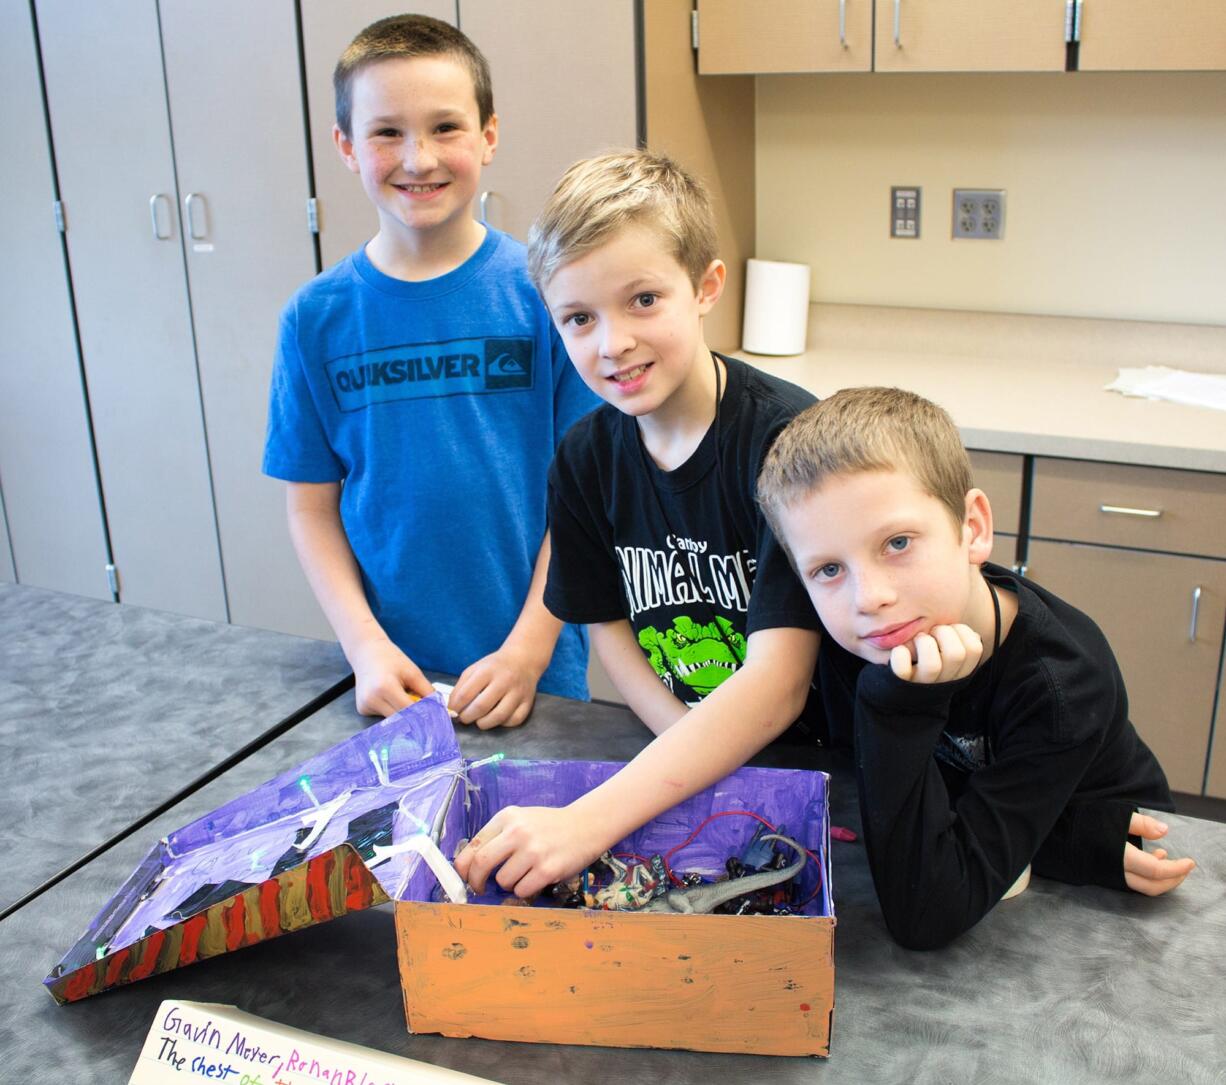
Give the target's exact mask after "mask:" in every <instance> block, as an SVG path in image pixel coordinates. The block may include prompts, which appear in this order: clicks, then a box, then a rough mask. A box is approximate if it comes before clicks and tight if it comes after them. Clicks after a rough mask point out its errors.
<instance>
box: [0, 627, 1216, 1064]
mask: <svg viewBox="0 0 1226 1085" xmlns="http://www.w3.org/2000/svg"><path fill="white" fill-rule="evenodd" d="M161 617H162V618H163V619H164V620H165V621H167V622H169V623H172V624H173V623H174V622H175V621H177V620H176V619H171V618H169V617H168V616H161ZM183 621H188V620H186V619H184V620H183ZM191 624H199V623H191ZM247 632H250V631H247ZM253 635H255V636H257V637H258V636H263V637H268V638H272V639H273V640H281V639H283V640H286V641H290V640H292V638H279V637H278V635H276V634H271V633H270V634H262V635H256V634H253ZM268 650H269V651H271V650H272V649H271V646H269V648H268ZM115 681H116V682H117V683H122V682H124V681H126V680H125V679H124V678H123V676H119V675H116V676H115ZM6 696H7V694H6ZM179 703H182V704H184V705H185V708H184V710H183V711H181V712H176V713H174V714H173V715H172V716H171V717H170V718H169V719H168V720H167V722H166V723H165V724H164V726H163V733H164V735H165V743H164V745H165V746H166V747H169V748H171V749H174V748H177V747H180V746H181V745H182V744H186V745H189V746H191V742H192V736H193V735H194V734H195V733H196V731H197V730H198V727H199V724H198V723H196V722H194V721H193V719H192V718H191V717H192V713H191V712H190V711H189V710H188V708H187V707H186V706H188V705H190V702H184V701H183V699H182V698H180V699H179ZM7 707H8V706H5V710H6V711H7ZM212 707H213V706H212V703H211V701H210V700H209V699H208V698H207V697H206V698H205V701H204V711H205V712H206V714H207V715H211V714H212ZM200 711H201V706H199V705H197V706H196V712H197V713H199V712H200ZM47 718H48V719H50V716H49V715H48V716H47ZM362 725H363V721H362V720H361V718H360V717H358V716H357V715H356V713H355V712H354V709H353V698H352V694H345V695H344V696H342V697H341V698H340V699H339V700H337V701H335V702H333V703H332V704H331V705H329V706H328V707H326V708H324V709H322V710H320V711H319V712H316V713H315V714H314V715H312V716H310V717H309V718H307V719H306V720H304V721H303V722H301V723H299V724H298V725H297V726H296V727H295V728H293V730H291V731H289V732H288V733H287V734H286V735H284V736H282V737H280V738H278V739H276V740H275V741H274V742H272V743H271V744H270V745H268V746H267V747H265V748H264V749H262V750H260V751H258V752H257V753H255V754H253V755H252V756H251V757H250V758H248V759H247V760H245V761H243V762H242V763H240V764H239V765H237V766H235V767H234V768H232V769H230V770H229V771H228V772H227V773H226V774H225V775H224V776H222V777H221V778H219V779H217V780H215V781H213V782H212V783H210V784H209V785H208V786H207V787H205V788H204V789H203V790H201V791H200V792H198V793H196V794H194V795H192V796H191V797H190V798H188V799H186V800H184V801H183V802H182V803H180V804H179V805H178V807H176V808H175V809H174V810H171V811H170V812H168V813H167V814H164V815H163V816H161V817H160V818H158V819H157V820H156V821H155V822H153V823H152V824H150V825H148V826H146V827H145V828H143V829H142V830H140V831H139V832H138V833H137V834H135V835H134V836H133V837H131V838H129V839H127V840H125V841H123V842H122V843H120V844H118V845H117V846H116V847H114V848H113V849H111V850H110V851H108V852H106V853H105V854H103V855H101V856H99V857H98V858H96V859H94V860H93V861H92V862H90V863H89V864H88V865H86V866H85V867H83V868H82V869H81V870H79V871H77V872H76V873H74V874H73V875H71V876H70V877H68V878H67V879H65V880H64V881H63V882H61V883H60V884H59V885H56V886H54V887H53V888H52V889H50V890H49V891H48V892H47V893H45V894H44V895H43V896H41V897H39V898H38V899H36V900H35V901H33V902H32V903H31V904H29V905H27V906H26V907H24V908H22V909H21V910H19V911H18V912H16V913H14V914H13V915H11V916H9V918H7V919H5V920H4V921H3V922H0V974H2V975H3V976H4V981H3V983H2V984H0V1050H2V1051H3V1052H4V1053H5V1054H4V1061H3V1064H2V1072H0V1078H3V1079H4V1080H14V1081H23V1080H28V1081H39V1080H50V1077H49V1076H48V1075H50V1074H51V1073H52V1072H51V1071H50V1070H49V1069H46V1070H45V1069H43V1068H44V1067H50V1066H56V1067H57V1069H58V1070H60V1072H61V1073H62V1072H64V1071H70V1072H71V1075H72V1077H73V1080H74V1081H78V1082H83V1083H84V1082H105V1083H108V1085H109V1083H112V1082H116V1081H122V1080H126V1077H127V1075H128V1074H129V1073H130V1072H131V1070H132V1067H133V1066H134V1065H135V1062H136V1057H137V1053H138V1052H139V1050H140V1046H141V1044H142V1042H143V1039H144V1036H145V1033H146V1032H147V1031H148V1029H149V1026H150V1025H151V1023H152V1021H153V1017H154V1013H155V1011H156V1008H157V1006H158V1004H159V1003H160V1001H161V1000H162V999H165V998H180V999H192V1000H196V1001H206V1002H223V1003H232V1004H236V1005H238V1006H239V1007H240V1008H241V1009H244V1010H247V1011H249V1012H252V1013H256V1014H260V1015H262V1016H265V1017H268V1018H270V1019H272V1020H275V1021H282V1022H285V1023H288V1024H292V1025H295V1026H297V1027H299V1028H305V1029H308V1030H311V1031H315V1032H319V1033H322V1034H325V1035H328V1036H333V1037H336V1038H339V1039H343V1040H348V1041H352V1042H356V1043H361V1044H365V1045H368V1046H370V1047H374V1048H379V1049H382V1050H386V1051H392V1052H395V1053H397V1054H402V1055H406V1056H409V1057H411V1058H416V1059H421V1060H423V1061H426V1062H431V1063H435V1064H438V1065H442V1066H448V1067H451V1068H454V1069H458V1070H464V1071H466V1072H468V1073H472V1074H476V1075H479V1076H485V1077H488V1078H490V1079H491V1080H494V1081H499V1082H503V1083H505V1085H529V1083H531V1085H539V1083H540V1082H543V1081H551V1082H552V1081H587V1080H598V1079H601V1078H604V1077H607V1076H608V1074H609V1073H610V1069H611V1068H612V1067H616V1071H617V1074H618V1076H619V1077H631V1078H634V1079H636V1080H643V1081H652V1082H664V1083H673V1082H676V1083H681V1082H695V1081H706V1080H710V1079H713V1078H716V1077H717V1076H718V1077H720V1078H722V1079H723V1080H727V1081H743V1080H760V1081H765V1082H771V1083H774V1082H802V1081H803V1082H813V1081H816V1080H826V1081H830V1082H867V1081H873V1082H908V1083H910V1082H946V1081H949V1082H963V1081H968V1082H969V1081H993V1082H1023V1081H1038V1082H1044V1083H1051V1082H1099V1081H1129V1082H1131V1081H1138V1082H1148V1081H1168V1080H1169V1081H1178V1082H1180V1083H1181V1085H1182V1083H1185V1082H1186V1083H1195V1082H1221V1081H1223V1080H1224V1076H1223V1068H1224V1067H1226V976H1224V975H1223V970H1222V968H1221V966H1220V962H1219V957H1220V954H1221V950H1222V947H1223V946H1224V945H1226V825H1220V824H1217V823H1212V822H1206V821H1201V820H1197V819H1194V818H1185V817H1180V816H1172V817H1169V818H1168V820H1169V822H1170V824H1171V841H1172V845H1173V847H1174V848H1175V849H1178V852H1179V853H1180V854H1182V853H1185V852H1186V853H1189V854H1193V855H1195V856H1196V858H1197V859H1198V861H1199V863H1200V867H1199V869H1198V870H1197V871H1196V872H1195V873H1194V874H1193V875H1192V876H1191V877H1190V878H1189V880H1188V881H1187V882H1186V883H1185V884H1184V885H1183V886H1182V887H1181V888H1180V889H1179V890H1178V891H1177V892H1176V893H1175V894H1173V895H1171V896H1169V897H1167V898H1162V899H1158V900H1149V899H1147V898H1143V897H1140V896H1137V895H1134V894H1127V893H1117V892H1112V891H1109V890H1102V889H1092V888H1084V887H1081V888H1079V887H1073V886H1065V885H1061V884H1059V883H1055V882H1050V881H1044V880H1042V879H1035V880H1034V881H1032V883H1031V885H1030V888H1029V889H1027V890H1026V892H1025V893H1023V894H1022V895H1021V896H1020V897H1018V898H1017V899H1015V900H1013V901H1009V902H1006V903H1004V904H1002V905H1001V906H999V907H998V908H997V909H995V910H994V911H993V912H992V913H991V914H990V915H989V916H988V917H987V918H986V919H985V920H984V921H983V922H982V923H980V924H979V926H977V927H976V928H975V929H974V930H972V931H970V932H969V933H968V934H967V935H965V936H964V937H963V938H961V939H960V940H959V941H958V942H957V943H955V944H954V945H953V946H951V947H949V948H948V949H945V950H942V951H938V952H932V953H915V952H910V951H907V950H903V949H900V948H899V947H898V946H896V945H895V944H894V943H892V942H891V941H890V939H889V937H888V935H887V934H886V932H885V929H884V926H883V924H882V921H881V917H880V913H879V911H878V910H877V905H876V901H875V897H874V894H873V889H872V884H871V879H870V877H869V874H868V868H867V864H866V863H865V860H864V853H863V849H862V847H861V846H860V845H859V844H842V843H838V842H835V843H833V845H832V847H833V861H834V876H833V881H834V891H835V901H836V914H837V918H838V928H837V932H836V937H835V947H836V948H835V968H836V989H835V1017H834V1029H833V1035H832V1042H831V1052H832V1054H831V1057H830V1059H829V1060H814V1059H793V1058H777V1057H765V1056H748V1055H742V1056H737V1055H717V1054H708V1053H697V1052H686V1051H652V1050H623V1049H616V1050H614V1049H607V1048H587V1047H577V1046H575V1047H570V1046H560V1045H537V1044H509V1043H498V1042H494V1041H487V1040H478V1039H467V1040H455V1039H446V1038H443V1037H438V1036H425V1035H423V1036H413V1035H410V1034H409V1033H408V1032H407V1031H406V1029H405V1023H404V1013H403V1006H402V1002H401V996H400V986H399V977H398V974H397V969H396V955H395V935H394V933H393V927H392V914H391V910H390V907H388V906H384V907H381V908H377V909H373V910H371V911H368V912H362V913H358V914H356V915H351V916H347V917H345V918H342V919H340V920H336V921H333V922H331V923H327V924H323V925H321V926H319V927H315V928H312V929H309V930H306V931H302V932H299V933H297V934H293V935H290V936H286V937H282V938H278V939H274V940H272V941H270V942H266V943H263V944H261V945H258V946H253V947H251V948H248V949H243V950H240V951H238V952H235V953H232V954H227V955H225V956H222V957H218V958H215V959H213V960H210V961H206V962H203V963H201V964H197V965H193V966H191V967H189V968H184V969H180V970H177V971H174V972H170V973H167V974H166V975H163V976H158V977H154V978H153V979H150V980H145V981H142V982H139V983H136V984H133V985H131V986H129V987H126V988H121V989H118V990H114V991H110V992H107V993H105V994H102V995H99V996H96V997H94V998H90V999H86V1000H85V1001H83V1002H80V1003H76V1004H72V1005H67V1006H56V1005H55V1004H54V1003H53V1002H52V1000H51V998H50V997H49V996H48V995H47V994H46V993H45V991H44V990H43V989H42V978H43V976H44V975H45V974H46V973H47V971H48V970H49V969H50V968H51V966H52V965H53V964H54V963H55V962H56V961H57V960H58V959H59V957H60V956H61V954H62V953H63V952H64V951H65V950H66V949H67V948H68V947H69V946H70V945H71V944H72V943H73V942H74V941H75V940H76V938H77V936H78V935H79V933H80V931H81V930H82V929H83V928H84V927H85V925H86V924H87V923H88V921H89V920H90V919H91V918H92V917H93V915H94V914H95V912H96V911H97V910H98V909H99V908H100V907H101V906H102V904H103V903H104V902H105V901H106V900H107V899H108V898H109V897H110V895H111V894H112V893H113V892H114V891H115V890H116V889H117V888H118V886H119V884H120V883H121V882H122V881H123V879H124V878H125V877H126V876H127V875H128V874H129V873H130V871H131V870H132V869H133V868H134V867H135V866H136V864H137V862H138V861H139V859H140V858H141V857H142V856H143V855H144V853H145V852H146V851H147V850H148V849H149V848H150V847H151V846H152V845H153V843H154V842H155V840H156V839H157V838H158V837H159V836H161V835H164V834H165V833H167V832H169V831H170V830H172V829H175V828H177V827H179V826H180V825H183V824H185V823H187V822H188V821H190V820H192V819H193V818H195V817H198V816H200V815H201V814H203V813H206V812H207V811H208V810H211V809H213V808H215V807H216V806H218V805H220V804H222V803H223V802H226V801H227V800H229V799H231V798H233V797H235V796H236V795H238V794H241V793H242V792H244V791H246V790H249V789H250V788H252V787H254V786H256V785H257V784H259V783H262V782H263V781H264V780H266V779H269V778H270V777H272V776H274V775H275V774H276V773H278V772H280V771H282V770H284V769H286V768H289V767H291V766H292V765H294V764H296V763H298V762H299V761H301V760H304V759H305V758H306V757H308V756H310V755H311V754H314V753H317V752H318V751H320V750H322V749H324V748H326V747H327V746H329V745H331V744H333V743H335V742H337V741H339V740H340V739H342V738H344V737H346V736H348V735H349V734H352V733H353V732H354V731H355V730H356V729H357V728H359V727H361V726H362ZM99 727H100V728H102V729H104V727H105V724H104V723H100V724H99ZM459 737H460V742H461V746H462V748H463V751H464V753H465V755H466V756H468V757H470V758H476V757H481V756H487V755H488V754H490V753H494V752H497V751H505V752H506V753H507V754H508V755H509V756H532V757H578V758H601V759H611V760H619V759H625V758H628V757H631V756H633V755H634V753H636V752H637V751H638V750H639V749H640V748H641V747H642V745H643V744H644V743H645V742H646V740H647V738H648V737H649V735H648V733H647V731H646V729H645V728H643V727H642V725H641V724H639V723H638V722H637V720H635V719H634V718H633V717H632V716H631V715H630V713H629V712H627V711H626V710H624V709H621V708H615V707H611V706H607V705H583V704H578V703H575V702H569V701H563V700H559V699H556V698H548V697H542V698H541V699H540V700H539V702H538V707H537V710H536V712H535V713H534V715H533V717H532V719H531V720H530V721H529V722H528V723H527V724H526V725H525V726H524V727H523V728H521V729H519V730H518V731H494V732H478V731H474V730H471V729H469V728H460V729H459ZM148 745H153V744H148ZM159 745H162V744H159ZM192 748H194V747H192ZM65 756H66V757H69V758H70V764H69V766H68V767H69V768H72V765H71V756H72V755H71V751H69V752H68V753H66V755H65ZM760 763H775V764H781V763H782V764H793V765H798V766H800V765H803V766H805V767H818V766H820V767H823V768H826V769H827V770H828V771H831V772H832V774H833V776H834V787H833V790H832V793H833V798H832V818H833V821H834V822H835V823H836V824H842V825H847V826H849V827H852V828H857V829H858V827H859V815H858V812H857V811H856V807H855V796H854V788H853V786H852V785H851V784H850V783H849V777H848V771H847V767H846V765H845V764H843V763H841V762H839V761H835V760H833V759H831V758H829V757H828V756H827V755H824V754H823V753H822V752H821V751H814V750H810V749H803V748H799V747H791V748H787V747H780V748H773V749H771V750H769V751H767V754H766V756H765V757H764V758H763V759H761V761H760ZM38 764H41V763H38ZM38 764H36V765H35V768H37V767H38ZM44 781H45V778H44ZM10 786H11V788H12V789H13V790H14V791H15V792H17V793H18V796H17V799H15V800H14V801H19V800H20V798H21V796H22V795H23V794H25V793H26V792H33V791H36V790H37V788H38V786H39V783H38V780H37V779H36V778H35V773H31V774H29V775H28V776H25V777H19V778H17V779H14V780H12V782H11V784H10ZM26 799H27V800H28V795H27V796H26ZM6 801H7V800H6ZM35 859H36V856H34V854H33V852H32V851H31V849H29V848H28V847H23V848H19V849H17V851H16V852H15V853H14V854H13V855H12V857H11V858H10V869H11V870H15V872H16V874H17V875H18V876H19V877H22V876H24V877H25V878H27V879H28V876H29V875H28V873H26V871H28V868H29V865H30V864H31V863H32V862H34V861H35ZM40 1075H41V1076H40Z"/></svg>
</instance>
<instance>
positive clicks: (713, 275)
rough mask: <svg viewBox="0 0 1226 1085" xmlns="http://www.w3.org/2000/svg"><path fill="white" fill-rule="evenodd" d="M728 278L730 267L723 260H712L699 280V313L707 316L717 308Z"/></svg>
mask: <svg viewBox="0 0 1226 1085" xmlns="http://www.w3.org/2000/svg"><path fill="white" fill-rule="evenodd" d="M727 279H728V268H727V266H726V265H725V264H724V262H723V260H712V261H711V262H710V263H709V264H708V265H707V270H706V271H704V272H703V273H702V278H701V279H699V280H698V314H699V316H706V315H707V313H709V312H710V311H711V310H712V309H714V308H715V303H716V302H717V301H719V296H720V295H721V294H722V293H723V292H724V283H725V282H726V281H727Z"/></svg>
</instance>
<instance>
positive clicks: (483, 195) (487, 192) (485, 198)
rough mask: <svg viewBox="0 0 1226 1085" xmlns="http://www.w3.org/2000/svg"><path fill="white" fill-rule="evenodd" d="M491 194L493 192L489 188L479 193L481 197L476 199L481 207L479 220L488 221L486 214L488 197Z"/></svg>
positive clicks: (488, 202) (488, 203)
mask: <svg viewBox="0 0 1226 1085" xmlns="http://www.w3.org/2000/svg"><path fill="white" fill-rule="evenodd" d="M492 195H493V193H492V192H491V191H490V190H489V189H486V190H485V191H484V192H482V193H481V199H480V200H479V201H478V204H479V206H480V208H481V221H482V222H487V223H488V222H489V215H488V214H487V212H488V211H489V205H490V197H491V196H492Z"/></svg>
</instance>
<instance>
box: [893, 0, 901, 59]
mask: <svg viewBox="0 0 1226 1085" xmlns="http://www.w3.org/2000/svg"><path fill="white" fill-rule="evenodd" d="M894 48H895V49H901V48H902V0H894Z"/></svg>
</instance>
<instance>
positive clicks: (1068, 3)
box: [1064, 0, 1074, 45]
mask: <svg viewBox="0 0 1226 1085" xmlns="http://www.w3.org/2000/svg"><path fill="white" fill-rule="evenodd" d="M1073 5H1074V0H1064V44H1065V45H1068V44H1069V42H1071V41H1072V40H1073Z"/></svg>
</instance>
